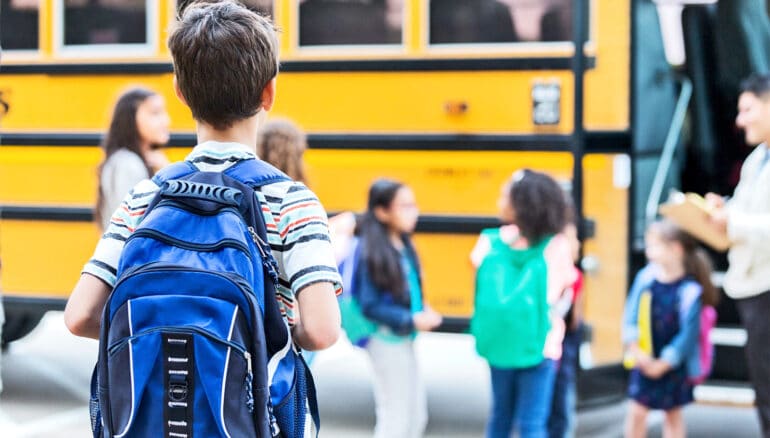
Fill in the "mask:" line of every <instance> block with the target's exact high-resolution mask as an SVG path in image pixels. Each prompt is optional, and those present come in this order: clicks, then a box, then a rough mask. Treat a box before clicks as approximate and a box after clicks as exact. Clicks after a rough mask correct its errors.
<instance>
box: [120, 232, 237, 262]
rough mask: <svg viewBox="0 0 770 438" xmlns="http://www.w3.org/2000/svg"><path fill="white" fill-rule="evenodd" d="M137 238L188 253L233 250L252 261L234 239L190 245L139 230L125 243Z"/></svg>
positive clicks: (155, 233)
mask: <svg viewBox="0 0 770 438" xmlns="http://www.w3.org/2000/svg"><path fill="white" fill-rule="evenodd" d="M138 237H149V238H152V239H154V240H159V241H161V242H163V243H167V244H169V245H172V246H175V247H177V248H182V249H186V250H190V251H201V252H214V251H219V250H221V249H224V248H234V249H237V250H239V251H241V252H243V253H244V254H246V256H247V257H248V258H249V260H252V257H251V251H249V248H248V247H247V246H246V245H244V244H243V243H241V242H239V241H238V240H236V239H230V238H227V239H222V240H220V241H218V242H216V243H208V244H203V243H192V242H186V241H184V240H181V239H177V238H175V237H171V236H169V235H168V234H164V233H161V232H160V231H155V230H149V229H139V230H136V231H134V233H133V234H132V235H131V236H130V237H129V238H128V239H127V240H126V243H128V241H129V240H132V239H134V238H138Z"/></svg>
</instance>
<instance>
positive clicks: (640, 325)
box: [623, 289, 654, 370]
mask: <svg viewBox="0 0 770 438" xmlns="http://www.w3.org/2000/svg"><path fill="white" fill-rule="evenodd" d="M637 312H638V313H637V317H636V328H637V330H638V332H639V339H638V340H637V347H638V348H639V350H640V351H642V352H643V353H646V354H647V355H649V356H652V355H653V354H654V353H653V349H652V291H650V289H645V290H643V291H642V293H641V294H640V295H639V310H638V311H637ZM623 366H624V367H625V368H626V369H629V370H630V369H633V368H635V367H636V358H635V357H633V356H631V355H630V354H629V355H627V356H625V357H624V358H623Z"/></svg>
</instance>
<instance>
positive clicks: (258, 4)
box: [177, 0, 273, 17]
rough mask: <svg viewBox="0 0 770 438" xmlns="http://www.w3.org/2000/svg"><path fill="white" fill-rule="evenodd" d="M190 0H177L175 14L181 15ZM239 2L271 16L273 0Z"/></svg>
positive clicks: (242, 0)
mask: <svg viewBox="0 0 770 438" xmlns="http://www.w3.org/2000/svg"><path fill="white" fill-rule="evenodd" d="M191 1H192V0H179V2H177V14H180V15H181V13H182V11H183V10H184V8H186V7H187V5H189V4H190V2H191ZM241 3H243V4H244V5H246V7H247V8H249V9H251V10H252V11H255V12H259V13H260V14H262V15H265V16H268V17H272V16H273V0H241Z"/></svg>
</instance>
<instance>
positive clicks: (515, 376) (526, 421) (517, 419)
mask: <svg viewBox="0 0 770 438" xmlns="http://www.w3.org/2000/svg"><path fill="white" fill-rule="evenodd" d="M490 369H491V375H492V414H491V415H490V418H489V423H488V424H487V435H486V436H487V438H508V437H510V436H511V434H512V433H513V430H514V427H515V429H516V430H518V432H519V436H520V437H521V438H546V437H548V415H549V413H550V410H551V397H552V395H553V383H554V378H555V376H556V362H555V361H553V360H550V359H544V360H543V361H542V362H541V363H540V364H538V365H536V366H533V367H529V368H495V367H492V366H490Z"/></svg>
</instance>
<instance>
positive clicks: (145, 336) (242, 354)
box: [92, 159, 318, 438]
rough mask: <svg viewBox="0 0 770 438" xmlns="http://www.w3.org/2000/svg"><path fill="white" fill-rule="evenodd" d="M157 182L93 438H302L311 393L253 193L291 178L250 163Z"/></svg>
mask: <svg viewBox="0 0 770 438" xmlns="http://www.w3.org/2000/svg"><path fill="white" fill-rule="evenodd" d="M153 180H154V182H155V183H156V184H157V185H158V186H159V187H160V190H159V192H158V194H157V195H156V196H155V198H154V200H153V201H152V202H151V203H150V205H149V206H148V207H147V210H146V212H145V213H144V216H143V220H142V221H141V224H140V225H139V226H138V227H137V229H136V230H134V231H133V233H132V234H131V236H130V237H129V238H128V240H127V241H126V244H125V247H124V249H123V252H122V255H121V259H120V263H119V266H118V272H117V283H116V284H115V288H114V290H113V292H112V294H111V295H110V297H109V299H108V300H107V303H106V305H105V308H104V313H103V316H102V327H101V335H100V341H99V362H98V364H97V369H96V372H95V379H94V385H95V386H96V387H97V388H96V391H95V393H94V394H93V395H92V399H93V400H92V426H93V427H94V436H95V437H99V436H103V437H113V436H114V437H151V436H152V437H157V436H163V437H179V438H183V437H206V438H209V437H259V438H263V437H277V436H280V437H286V438H289V437H301V436H304V429H305V417H306V413H307V411H306V409H307V407H306V406H307V405H308V404H309V407H310V411H311V414H312V416H313V420H314V421H315V422H316V424H317V423H318V408H317V405H316V399H315V389H314V386H313V381H312V376H311V375H310V372H309V370H308V369H307V366H306V364H305V363H304V360H303V359H302V356H301V355H300V354H299V352H298V351H296V350H295V348H294V345H293V343H292V340H291V336H290V332H289V327H288V325H287V324H286V323H285V322H284V320H283V318H282V317H281V312H280V309H279V308H278V303H277V301H276V296H275V293H276V291H275V285H276V284H277V282H278V273H277V265H276V262H275V260H274V259H273V257H272V255H271V250H270V246H269V245H268V244H267V243H266V242H267V229H266V225H265V224H266V221H265V217H264V215H269V214H270V213H269V212H263V211H262V208H261V206H260V204H259V202H258V201H257V199H256V197H255V193H254V190H255V188H258V187H261V186H264V185H267V184H271V183H274V182H279V181H286V180H288V177H286V176H285V175H284V174H282V173H281V172H279V171H278V170H276V169H275V168H273V167H272V166H270V165H268V164H266V163H264V162H262V161H257V160H253V159H252V160H245V161H241V162H239V163H237V164H235V165H233V166H232V167H230V168H229V169H227V170H226V171H224V172H221V173H220V172H202V171H200V170H198V169H197V168H196V167H195V166H194V165H193V164H192V163H190V162H181V163H176V164H174V165H172V166H169V167H168V168H166V169H164V170H163V171H161V172H160V173H159V174H158V175H156V176H155V177H154V179H153ZM271 220H272V218H271ZM271 223H272V222H271ZM306 400H307V402H309V403H307V404H306ZM97 403H98V405H97ZM102 427H103V430H102Z"/></svg>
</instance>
